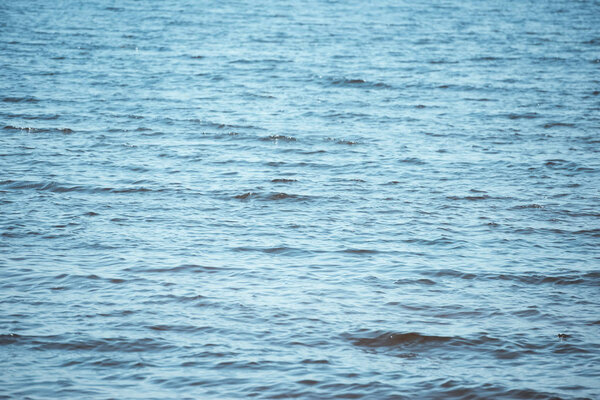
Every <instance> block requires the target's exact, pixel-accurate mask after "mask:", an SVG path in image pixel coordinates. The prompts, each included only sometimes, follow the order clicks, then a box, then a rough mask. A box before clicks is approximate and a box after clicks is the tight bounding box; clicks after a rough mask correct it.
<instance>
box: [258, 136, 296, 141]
mask: <svg viewBox="0 0 600 400" xmlns="http://www.w3.org/2000/svg"><path fill="white" fill-rule="evenodd" d="M260 140H262V141H263V142H295V141H297V139H296V138H295V137H292V136H284V135H270V136H264V137H261V138H260Z"/></svg>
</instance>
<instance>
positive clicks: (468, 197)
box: [446, 194, 492, 201]
mask: <svg viewBox="0 0 600 400" xmlns="http://www.w3.org/2000/svg"><path fill="white" fill-rule="evenodd" d="M446 198H447V199H448V200H468V201H479V200H489V199H491V198H492V197H490V196H488V195H486V194H485V195H483V196H446Z"/></svg>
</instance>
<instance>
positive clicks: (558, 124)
mask: <svg viewBox="0 0 600 400" xmlns="http://www.w3.org/2000/svg"><path fill="white" fill-rule="evenodd" d="M542 127H543V128H544V129H550V128H556V127H564V128H573V127H575V124H572V123H566V122H549V123H546V124H543V125H542Z"/></svg>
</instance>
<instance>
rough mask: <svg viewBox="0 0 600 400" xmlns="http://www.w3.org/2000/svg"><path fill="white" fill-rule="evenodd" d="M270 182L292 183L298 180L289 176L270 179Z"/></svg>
mask: <svg viewBox="0 0 600 400" xmlns="http://www.w3.org/2000/svg"><path fill="white" fill-rule="evenodd" d="M271 182H273V183H292V182H298V180H297V179H290V178H276V179H271Z"/></svg>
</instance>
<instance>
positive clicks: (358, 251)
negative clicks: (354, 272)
mask: <svg viewBox="0 0 600 400" xmlns="http://www.w3.org/2000/svg"><path fill="white" fill-rule="evenodd" d="M341 252H342V253H348V254H377V253H379V251H377V250H369V249H345V250H342V251H341Z"/></svg>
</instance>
